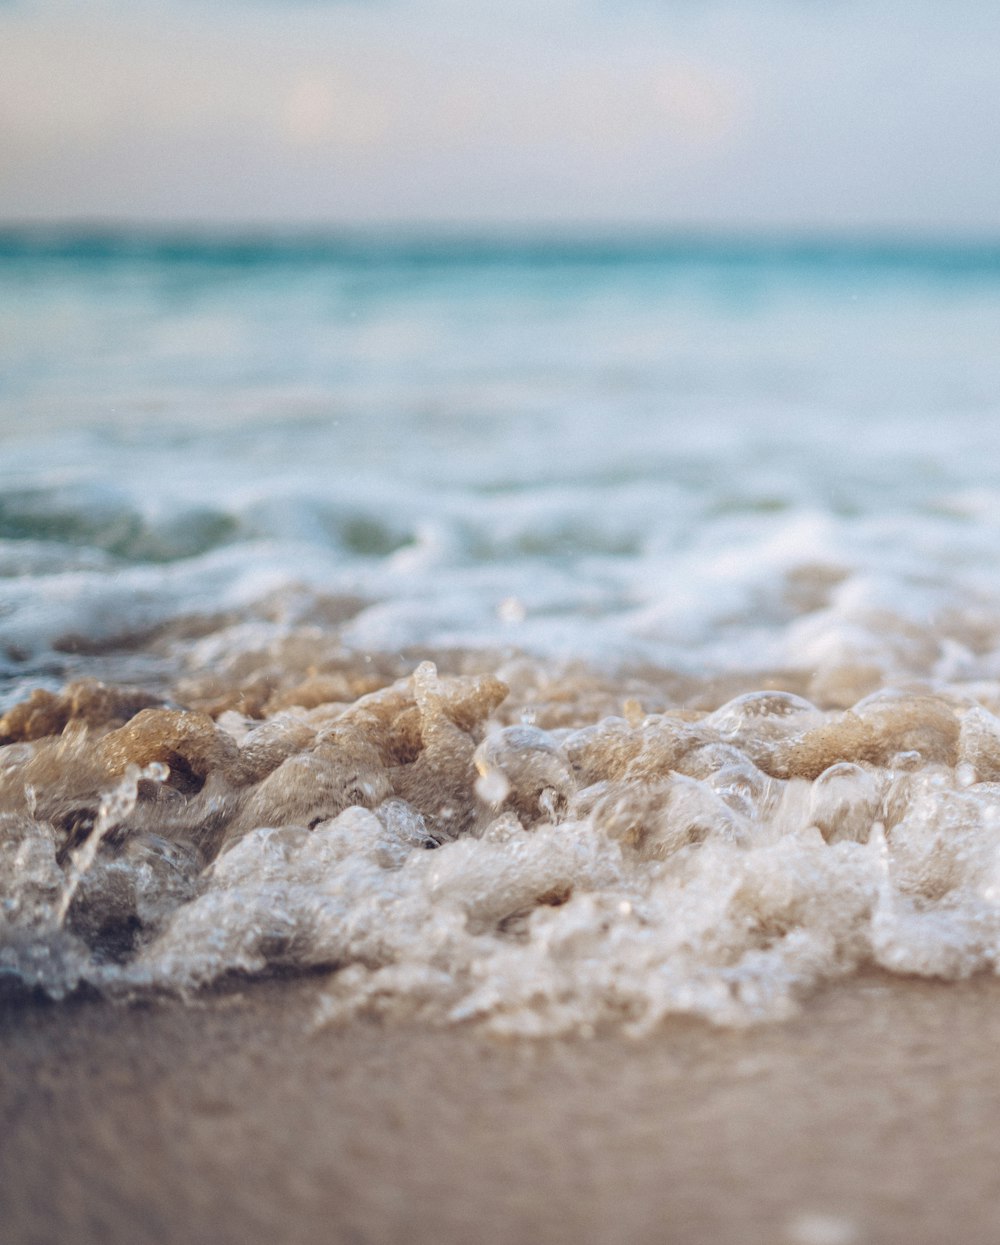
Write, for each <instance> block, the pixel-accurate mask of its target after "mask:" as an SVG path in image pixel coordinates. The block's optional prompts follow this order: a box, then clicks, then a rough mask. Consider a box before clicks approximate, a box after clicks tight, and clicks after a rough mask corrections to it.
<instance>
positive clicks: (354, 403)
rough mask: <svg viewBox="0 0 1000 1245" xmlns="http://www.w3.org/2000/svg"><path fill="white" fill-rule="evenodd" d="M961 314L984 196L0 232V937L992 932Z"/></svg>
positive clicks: (313, 952)
mask: <svg viewBox="0 0 1000 1245" xmlns="http://www.w3.org/2000/svg"><path fill="white" fill-rule="evenodd" d="M998 341H1000V246H994V245H987V244H978V243H977V244H972V243H969V244H965V243H961V242H954V243H950V244H944V245H938V244H931V243H923V242H919V241H899V240H897V241H892V240H888V241H886V240H882V241H879V240H874V241H867V242H862V241H844V240H836V239H833V240H823V239H818V240H817V239H800V238H783V237H774V238H770V239H765V240H756V241H755V240H752V239H740V238H732V239H720V238H711V237H704V238H702V237H694V236H691V237H681V236H672V237H638V236H630V237H624V238H623V237H605V238H596V239H594V238H588V237H567V236H561V237H539V236H510V237H495V236H494V237H485V236H484V237H449V236H440V237H431V236H424V235H405V236H403V235H400V236H392V237H376V236H373V235H366V234H351V235H337V236H328V235H305V234H261V235H254V236H249V235H248V236H238V237H237V236H226V235H219V236H210V235H206V234H199V233H194V232H192V233H186V234H184V233H174V234H167V233H153V232H146V233H125V232H113V231H105V232H101V231H97V230H92V231H76V232H73V231H66V230H48V231H46V230H38V229H34V230H28V229H25V230H7V231H5V232H2V233H0V712H4V713H5V716H4V717H2V718H0V744H2V746H0V905H2V906H0V978H2V979H4V980H6V981H7V983H8V984H9V985H10V986H11V988H15V989H22V990H23V989H30V990H41V991H43V992H46V993H48V994H49V995H51V996H53V997H56V998H62V997H66V996H67V995H70V994H72V993H73V992H74V991H77V990H79V989H82V988H87V989H91V990H97V991H100V992H103V993H106V994H107V995H109V996H112V997H128V998H131V997H143V996H145V995H148V994H150V993H154V994H155V993H158V992H164V991H165V992H170V993H183V994H187V993H191V992H194V991H197V990H198V989H200V988H203V987H205V986H209V985H211V984H213V983H218V982H222V981H226V980H230V979H232V978H233V977H234V976H235V977H240V978H241V977H257V976H267V975H273V974H275V973H289V972H291V973H295V972H303V971H318V970H324V971H325V972H327V976H326V977H324V984H323V987H322V989H321V990H320V991H319V1002H318V1004H317V1016H318V1020H317V1023H323V1024H335V1023H340V1022H342V1021H343V1020H344V1019H346V1018H349V1017H352V1016H357V1015H364V1014H379V1015H383V1014H384V1015H387V1016H395V1015H400V1016H408V1017H409V1016H417V1017H419V1018H421V1019H424V1020H427V1021H429V1022H431V1023H435V1024H449V1025H450V1024H460V1023H470V1024H476V1025H481V1026H483V1027H485V1028H486V1029H488V1030H490V1031H493V1032H497V1033H505V1034H507V1033H511V1034H526V1035H542V1034H556V1033H569V1032H572V1033H584V1034H589V1033H594V1032H598V1031H602V1030H603V1029H606V1028H608V1029H612V1030H618V1029H621V1030H623V1031H626V1032H629V1033H633V1034H642V1033H647V1032H650V1031H652V1030H653V1029H655V1027H656V1026H657V1025H658V1024H660V1023H661V1022H662V1021H663V1019H664V1018H665V1017H667V1016H670V1015H677V1014H685V1015H694V1016H699V1017H703V1018H705V1019H708V1020H710V1021H712V1022H715V1023H717V1024H721V1025H737V1026H738V1025H744V1024H749V1023H755V1022H758V1021H761V1020H780V1019H782V1018H784V1017H787V1016H790V1015H792V1014H794V1013H795V1011H796V1010H797V1009H798V1008H800V1007H802V1006H808V1005H809V999H810V998H811V997H812V996H813V995H814V994H815V993H816V992H817V991H819V990H821V989H822V987H823V986H824V985H825V984H826V983H828V982H831V981H833V980H834V979H836V978H842V977H849V976H851V975H853V974H857V973H860V972H864V971H867V970H869V969H871V968H873V967H875V968H878V969H881V970H885V971H888V972H891V973H900V974H907V975H913V974H917V975H921V976H925V977H929V978H936V979H942V980H944V981H947V980H955V979H958V978H963V977H967V976H969V975H971V974H973V973H977V972H993V971H995V968H996V965H997V962H998V960H1000V716H998V715H1000V587H998V582H997V575H996V551H997V549H998V547H1000V487H998V481H997V477H996V469H995V463H996V462H997V461H998V452H1000V420H998V419H997V414H998V411H1000V354H998V352H997V349H996V344H997V342H998ZM941 988H942V989H946V988H947V986H945V985H942V987H941Z"/></svg>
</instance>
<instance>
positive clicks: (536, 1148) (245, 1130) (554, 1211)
mask: <svg viewBox="0 0 1000 1245" xmlns="http://www.w3.org/2000/svg"><path fill="white" fill-rule="evenodd" d="M322 985H323V979H322V978H320V977H307V978H301V979H298V980H293V981H272V982H265V983H257V984H253V985H247V986H245V987H243V988H240V989H236V990H231V991H229V992H225V993H221V992H220V993H217V994H215V995H213V996H210V997H201V998H198V999H196V1000H194V1001H193V1002H189V1003H184V1002H180V1001H177V1000H173V1001H165V1002H157V1003H155V1004H146V1005H141V1006H131V1007H124V1006H115V1005H111V1004H108V1003H106V1002H103V1001H100V1000H84V1001H71V1002H69V1003H64V1004H51V1003H40V1002H35V1001H31V1002H24V1001H23V1000H22V1001H12V1000H8V1001H7V1002H6V1003H4V1004H3V1006H2V1009H0V1042H2V1051H3V1062H2V1072H0V1118H2V1120H3V1143H2V1146H0V1193H2V1199H3V1214H2V1220H0V1225H2V1226H0V1239H2V1240H3V1241H4V1242H5V1245H22V1243H27V1242H32V1243H33V1245H41V1243H42V1242H46V1243H47V1242H64V1241H65V1242H68V1241H72V1242H78V1243H80V1245H83V1243H84V1242H90V1241H94V1242H97V1241H101V1242H122V1243H125V1242H129V1243H130V1245H143V1243H145V1242H200V1241H205V1242H216V1243H218V1245H223V1243H225V1242H234V1243H235V1242H242V1243H249V1242H290V1243H297V1242H302V1243H309V1245H312V1243H317V1245H318V1243H319V1242H344V1243H345V1245H346V1243H351V1245H361V1243H362V1242H372V1243H374V1242H380V1243H382V1242H385V1243H388V1242H400V1243H402V1242H423V1241H426V1242H442V1243H447V1242H456V1243H457V1242H472V1241H489V1242H538V1243H543V1242H567V1243H568V1242H573V1243H574V1245H586V1243H588V1242H595V1243H596V1242H616V1241H622V1242H626V1241H628V1242H654V1241H655V1242H685V1243H687V1242H691V1243H694V1242H705V1243H706V1245H708V1243H709V1242H711V1243H713V1245H724V1243H727V1242H734V1243H735V1242H740V1245H752V1243H754V1242H760V1243H761V1245H764V1243H765V1242H767V1243H774V1242H787V1243H788V1245H846V1243H850V1242H859V1243H860V1242H896V1241H898V1242H907V1243H908V1245H915V1243H918V1242H925V1241H926V1242H935V1243H938V1242H941V1241H944V1240H949V1239H950V1240H954V1241H961V1242H964V1243H971V1242H978V1241H983V1242H986V1241H990V1242H993V1241H996V1240H997V1239H998V1232H1000V1128H998V1127H997V1121H998V1119H1000V1077H998V1076H997V1070H998V1055H997V1051H998V1043H1000V982H997V981H994V980H992V979H990V980H982V979H980V980H975V981H972V982H966V983H959V984H950V985H943V984H938V983H933V982H921V981H915V980H903V981H900V980H892V979H889V978H888V977H882V976H871V977H866V978H862V979H860V980H854V981H851V982H848V983H843V984H841V985H838V986H835V987H833V988H830V989H828V990H826V991H825V992H824V993H823V994H822V995H820V996H819V997H817V998H814V999H812V1000H810V1001H808V1003H807V1004H806V1006H805V1007H804V1009H803V1011H802V1014H801V1016H799V1017H798V1018H796V1019H793V1020H791V1021H789V1022H787V1023H784V1024H781V1025H772V1026H764V1027H759V1028H756V1029H752V1030H747V1031H719V1030H715V1029H712V1028H709V1027H708V1026H707V1025H705V1024H702V1023H700V1022H698V1023H695V1022H675V1023H673V1024H670V1025H667V1026H665V1027H664V1028H663V1029H661V1030H660V1031H659V1032H658V1033H657V1034H656V1035H655V1036H654V1037H652V1038H649V1039H646V1040H643V1041H641V1042H635V1041H629V1040H627V1039H624V1038H622V1037H620V1036H615V1035H603V1036H598V1037H596V1038H594V1039H591V1040H588V1041H582V1040H574V1041H566V1040H559V1041H555V1040H549V1041H544V1042H540V1043H529V1042H516V1043H503V1042H498V1041H497V1040H495V1039H490V1038H486V1037H484V1036H482V1035H481V1034H477V1033H476V1032H474V1031H472V1030H467V1029H452V1030H445V1031H439V1030H428V1029H424V1028H416V1027H401V1026H399V1025H384V1024H379V1023H375V1022H354V1023H352V1024H351V1025H349V1026H347V1027H344V1028H339V1029H335V1028H326V1029H323V1030H321V1031H319V1032H314V1031H312V1027H311V1020H312V1018H313V1015H314V1013H315V1006H316V999H317V997H318V993H319V991H320V990H321V989H322Z"/></svg>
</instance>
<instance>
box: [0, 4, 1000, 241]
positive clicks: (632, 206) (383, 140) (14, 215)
mask: <svg viewBox="0 0 1000 1245" xmlns="http://www.w3.org/2000/svg"><path fill="white" fill-rule="evenodd" d="M998 65H1000V9H998V8H997V6H995V5H991V4H987V3H982V2H980V0H955V3H952V4H949V5H943V4H940V3H935V2H932V0H909V2H908V3H904V2H903V0H870V2H867V3H863V2H862V0H832V2H830V3H825V4H820V3H815V2H813V0H615V2H612V0H547V2H544V3H531V2H530V0H508V2H507V3H505V4H503V5H496V4H492V3H486V2H485V0H343V2H337V0H244V2H242V3H236V2H234V0H211V2H208V3H206V2H200V3H199V2H196V0H128V2H126V0H65V2H64V0H5V2H4V3H2V4H0V218H2V219H4V220H7V221H22V222H23V221H37V220H47V221H53V220H56V221H66V220H81V219H88V220H94V219H98V220H104V221H132V222H171V223H173V222H184V223H214V224H246V223H282V224H286V223H292V222H293V223H297V224H308V225H312V226H317V225H328V224H336V225H345V224H350V225H358V224H365V225H367V224H372V223H380V224H382V223H391V224H396V225H399V224H405V225H410V226H412V225H438V226H441V225H448V226H453V227H463V228H470V227H474V228H479V227H485V226H510V225H518V226H522V227H523V226H537V225H542V224H544V225H555V226H559V227H560V228H562V227H565V228H570V227H574V226H586V227H590V228H592V227H594V226H596V225H600V226H604V227H614V226H619V225H628V226H631V227H643V228H647V229H650V228H651V229H663V228H667V227H669V228H688V229H697V230H701V229H723V230H726V231H730V232H732V231H738V232H742V231H746V230H767V231H778V230H796V231H830V230H833V231H836V232H838V233H858V232H862V233H867V234H872V233H881V234H885V233H895V232H905V233H908V234H914V233H916V234H921V235H924V236H927V235H934V236H939V235H941V234H950V235H954V234H959V235H963V236H965V235H970V234H972V235H983V234H986V235H990V236H992V234H993V232H994V230H995V228H996V223H997V207H998V203H1000V164H998V162H997V160H996V158H995V150H994V147H995V139H996V135H997V133H1000V73H998Z"/></svg>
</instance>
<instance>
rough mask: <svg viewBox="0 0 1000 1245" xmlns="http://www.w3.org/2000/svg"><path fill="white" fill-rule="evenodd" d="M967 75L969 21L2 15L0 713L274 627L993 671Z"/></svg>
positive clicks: (356, 646) (988, 25)
mask: <svg viewBox="0 0 1000 1245" xmlns="http://www.w3.org/2000/svg"><path fill="white" fill-rule="evenodd" d="M998 67H1000V6H996V5H989V4H985V3H977V2H975V0H955V2H954V3H952V4H951V5H949V6H944V5H941V4H939V3H930V0H909V2H908V3H905V4H904V3H902V0H868V2H866V3H862V2H861V0H829V2H827V3H822V4H820V3H815V2H813V0H715V2H713V0H660V2H655V0H619V2H618V3H614V4H612V3H610V0H549V2H548V3H528V2H527V0H509V2H508V3H506V4H504V5H495V4H487V3H485V2H484V0H462V2H461V3H458V2H457V0H454V2H453V0H369V2H363V0H356V2H350V0H344V2H342V3H336V2H333V0H244V2H242V3H239V4H237V3H231V2H229V0H200V2H199V3H195V2H194V0H129V2H128V3H125V2H124V0H73V2H72V3H69V2H66V3H63V2H62V0H6V2H5V3H0V580H2V583H0V590H2V592H0V680H2V679H6V680H7V682H6V683H5V684H4V686H5V687H7V689H8V690H7V691H6V692H4V691H3V688H0V695H6V696H7V697H8V699H9V698H12V697H13V696H14V695H16V694H17V693H18V688H23V687H24V686H28V685H31V684H33V683H34V682H37V681H38V680H39V679H41V678H44V679H47V680H49V681H50V682H51V683H52V684H53V685H55V684H57V683H58V682H59V681H60V680H61V679H62V678H64V677H65V676H66V674H67V672H68V671H70V670H71V668H72V669H77V668H79V667H80V666H81V665H82V666H83V668H88V669H89V668H90V667H88V666H87V665H86V658H85V654H86V652H88V651H89V652H95V651H97V649H98V648H100V649H101V650H102V651H104V652H107V651H110V649H111V648H113V647H114V645H116V644H118V645H119V646H120V648H121V651H122V652H126V651H128V652H130V653H133V654H134V653H135V652H136V651H137V649H138V648H140V647H141V644H142V643H144V641H140V639H138V638H136V637H141V636H143V635H148V634H151V632H150V628H156V627H158V626H161V625H163V624H164V623H165V622H166V621H167V620H170V619H171V618H174V617H177V616H186V615H190V614H192V613H201V614H205V613H209V612H212V611H217V612H218V613H219V615H220V617H221V616H226V617H229V616H230V615H228V614H227V613H226V611H232V610H237V611H241V613H240V617H241V618H248V617H249V615H247V614H246V611H248V610H252V609H254V608H256V606H255V603H258V602H261V601H269V602H270V603H271V604H270V605H268V606H267V608H266V609H263V610H262V611H258V613H257V614H256V615H254V617H255V618H256V623H255V624H254V625H256V626H258V629H257V630H256V631H254V630H253V629H252V628H251V630H250V631H249V632H248V633H247V635H245V636H242V638H240V637H237V638H235V639H233V638H232V637H230V638H228V639H226V640H225V642H224V643H223V644H222V647H221V648H220V650H219V651H220V652H222V651H235V652H238V651H239V650H240V647H241V646H244V647H246V646H248V645H254V644H257V645H260V644H262V643H264V641H263V640H262V639H261V636H263V635H264V634H265V633H267V634H270V633H269V632H267V627H272V629H273V627H275V626H278V627H280V626H283V625H286V624H287V625H292V623H293V622H294V618H293V615H294V609H293V608H292V605H291V604H289V603H291V602H296V601H298V602H300V604H301V603H302V602H306V604H303V605H302V611H304V613H301V616H302V617H305V616H307V615H308V614H309V609H310V608H311V607H310V606H309V605H308V601H309V600H311V599H312V598H311V596H310V594H311V593H314V592H315V593H320V594H323V593H326V594H331V593H332V594H334V595H336V596H338V597H340V598H343V599H344V600H349V601H351V602H353V603H354V604H353V605H352V606H351V610H353V611H354V612H353V613H352V614H351V617H350V619H349V620H348V621H347V622H346V623H345V624H344V625H343V626H340V624H338V625H337V627H335V628H334V632H335V634H334V637H333V639H334V641H335V642H336V643H338V644H339V643H343V644H344V645H347V646H348V647H350V648H351V649H352V651H360V652H363V653H366V652H369V651H371V652H375V651H379V652H385V651H393V652H401V651H403V650H407V651H409V649H408V646H413V645H422V646H424V649H425V650H433V651H437V650H443V649H444V648H445V647H447V646H449V645H451V646H456V647H469V646H477V645H480V646H487V647H489V646H494V647H496V646H509V647H511V648H520V649H526V650H533V651H537V652H539V653H542V654H554V655H558V656H560V657H563V656H567V655H570V656H572V655H575V656H578V657H582V658H584V659H586V660H590V661H603V662H607V663H610V664H614V663H616V662H621V661H626V660H628V661H633V660H634V661H652V662H655V663H659V664H666V665H670V666H673V667H680V666H687V667H691V668H695V669H698V670H706V669H712V668H715V667H719V666H727V667H733V666H737V667H744V668H747V669H750V668H753V669H762V668H764V667H769V668H771V669H774V668H776V667H795V668H803V667H804V668H806V669H808V670H809V671H811V672H816V671H823V670H825V671H827V672H828V677H827V676H824V677H825V678H826V683H825V685H824V686H827V687H829V686H832V685H833V683H834V682H836V679H837V678H839V677H840V676H838V675H836V671H837V670H838V669H841V668H846V667H848V666H851V665H852V663H853V665H854V666H856V667H858V668H863V670H864V671H865V672H866V673H865V674H864V677H863V678H861V679H860V682H859V681H858V680H857V679H854V680H853V681H852V679H848V678H846V676H845V679H846V682H844V681H842V686H843V687H847V688H848V689H849V690H848V691H846V692H840V693H838V695H841V696H842V697H847V698H848V701H849V698H850V696H852V695H855V694H858V689H862V690H863V689H864V688H867V687H870V686H873V685H875V684H877V682H878V681H879V680H880V679H882V680H886V679H895V678H903V677H912V676H915V675H919V676H920V677H923V678H927V677H939V676H940V677H947V678H954V677H958V675H959V674H961V675H962V677H968V678H973V677H976V678H993V677H995V676H996V677H1000V594H998V592H997V589H996V575H995V554H996V549H997V548H998V546H1000V489H998V485H997V481H996V479H995V472H994V468H993V464H994V462H995V461H996V459H997V456H998V455H1000V418H998V416H1000V351H998V349H997V346H998V343H1000V227H998V206H1000V162H998V161H997V160H996V157H995V151H994V147H995V143H996V136H997V134H1000V72H998ZM303 594H304V595H303ZM275 602H279V606H278V607H276V606H275V605H274V603H275ZM296 608H298V607H296ZM282 610H284V611H285V612H284V614H282ZM300 612H301V611H300ZM334 614H336V611H334V612H333V614H331V615H330V616H331V617H332V616H333V615H334ZM337 616H338V617H339V616H340V615H337ZM276 619H277V621H276ZM265 624H266V625H265ZM247 625H248V626H249V623H248V624H247ZM261 628H264V630H263V631H262V630H261ZM241 635H242V633H241ZM179 651H180V650H179ZM213 652H214V650H213ZM81 654H84V656H81ZM188 656H190V654H187V655H186V654H185V653H184V652H183V651H180V656H179V657H177V656H176V655H175V657H171V660H175V658H176V660H177V661H184V660H187V659H188ZM191 660H192V661H193V660H195V658H194V657H191ZM199 660H200V659H199ZM211 660H212V661H216V662H217V661H218V660H221V659H220V658H219V655H218V653H215V654H214V656H212V657H211ZM73 663H76V665H75V666H74V664H73ZM829 672H833V673H829ZM132 677H136V676H134V675H133V676H132ZM751 677H752V676H750V675H748V679H750V678H751ZM810 677H812V676H810ZM817 677H819V676H817ZM852 678H853V676H852ZM817 688H819V691H817V695H819V694H820V693H821V692H822V688H821V687H820V684H817ZM822 694H823V695H828V696H831V695H832V693H828V692H824V693H822Z"/></svg>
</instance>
